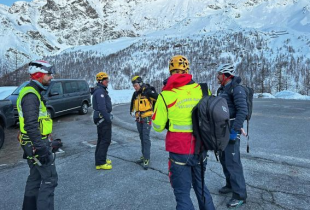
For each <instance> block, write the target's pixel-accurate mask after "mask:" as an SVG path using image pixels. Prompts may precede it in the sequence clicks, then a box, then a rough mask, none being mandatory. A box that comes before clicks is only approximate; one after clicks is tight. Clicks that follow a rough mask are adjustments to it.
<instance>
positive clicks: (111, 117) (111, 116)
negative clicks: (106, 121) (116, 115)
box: [110, 113, 113, 121]
mask: <svg viewBox="0 0 310 210" xmlns="http://www.w3.org/2000/svg"><path fill="white" fill-rule="evenodd" d="M110 120H111V121H112V120H113V114H112V113H110Z"/></svg>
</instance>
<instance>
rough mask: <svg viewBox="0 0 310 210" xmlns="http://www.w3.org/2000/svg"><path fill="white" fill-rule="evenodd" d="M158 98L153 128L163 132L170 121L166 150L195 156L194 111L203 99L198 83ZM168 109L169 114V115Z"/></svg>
mask: <svg viewBox="0 0 310 210" xmlns="http://www.w3.org/2000/svg"><path fill="white" fill-rule="evenodd" d="M161 94H162V95H163V98H164V100H165V102H166V104H167V108H166V105H165V102H164V100H163V98H162V97H161V96H158V98H157V102H156V104H155V109H154V115H153V118H152V119H153V125H152V126H153V128H154V130H155V131H158V132H161V131H163V130H164V129H165V126H166V122H167V121H168V120H169V131H168V132H167V135H166V141H165V143H166V150H167V151H169V152H173V153H177V154H193V153H194V151H195V142H196V139H195V138H194V136H193V135H192V132H193V124H192V109H193V108H194V106H196V104H197V103H198V102H199V101H200V99H201V98H202V91H201V87H200V85H198V84H197V83H194V84H190V85H184V86H182V87H179V88H173V89H172V90H171V91H163V92H162V93H161ZM167 109H168V113H167Z"/></svg>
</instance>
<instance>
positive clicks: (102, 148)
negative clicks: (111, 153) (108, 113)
mask: <svg viewBox="0 0 310 210" xmlns="http://www.w3.org/2000/svg"><path fill="white" fill-rule="evenodd" d="M97 134H98V140H97V146H96V151H95V164H96V166H99V165H104V164H106V159H107V153H108V148H109V146H110V144H111V138H112V123H107V122H105V121H103V122H102V123H100V124H99V125H97Z"/></svg>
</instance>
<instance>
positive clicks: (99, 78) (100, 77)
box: [96, 72, 109, 81]
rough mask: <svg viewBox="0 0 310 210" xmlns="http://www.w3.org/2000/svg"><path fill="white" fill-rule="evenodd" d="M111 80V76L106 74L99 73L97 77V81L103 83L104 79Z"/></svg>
mask: <svg viewBox="0 0 310 210" xmlns="http://www.w3.org/2000/svg"><path fill="white" fill-rule="evenodd" d="M107 78H109V75H108V74H107V73H105V72H99V73H98V74H97V75H96V80H97V81H102V80H104V79H107Z"/></svg>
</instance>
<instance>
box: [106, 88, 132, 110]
mask: <svg viewBox="0 0 310 210" xmlns="http://www.w3.org/2000/svg"><path fill="white" fill-rule="evenodd" d="M134 91H135V90H134V89H131V90H113V89H110V88H108V92H109V96H110V97H111V100H112V104H113V105H114V104H123V103H130V101H131V98H132V94H133V92H134ZM128 111H129V110H128Z"/></svg>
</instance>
